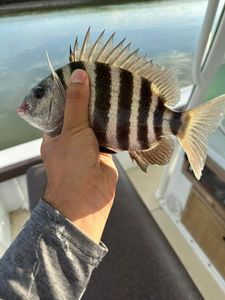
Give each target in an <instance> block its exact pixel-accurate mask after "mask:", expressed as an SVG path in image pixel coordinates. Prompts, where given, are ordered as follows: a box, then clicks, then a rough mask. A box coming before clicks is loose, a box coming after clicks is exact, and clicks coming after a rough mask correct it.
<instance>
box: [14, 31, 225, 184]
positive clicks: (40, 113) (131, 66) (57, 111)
mask: <svg viewBox="0 0 225 300" xmlns="http://www.w3.org/2000/svg"><path fill="white" fill-rule="evenodd" d="M104 34H105V31H103V32H101V34H100V35H99V36H98V37H97V39H96V40H95V41H94V42H91V35H90V27H89V28H88V30H87V32H86V35H85V37H84V41H83V43H82V46H81V48H80V47H79V43H78V38H76V39H75V43H74V47H73V49H72V47H71V46H70V50H69V63H68V64H66V65H64V66H63V67H61V68H59V69H57V70H54V68H53V65H52V63H51V61H50V59H49V57H48V54H47V59H48V62H49V67H50V70H51V74H50V75H49V76H47V77H46V78H45V79H43V80H42V81H41V82H39V83H38V84H37V85H35V86H34V87H33V88H32V89H31V90H30V91H29V93H28V94H27V95H26V96H25V98H24V100H23V101H22V103H21V104H20V106H19V107H18V114H19V115H20V116H21V117H22V118H23V119H24V120H26V121H27V122H28V123H29V124H31V125H32V126H34V127H36V128H38V129H40V130H42V131H43V132H45V133H47V134H49V135H52V136H55V135H57V134H60V132H61V130H62V127H63V119H64V108H65V101H66V89H67V87H68V85H69V83H70V76H71V74H72V72H73V71H74V70H76V69H83V70H85V71H86V72H87V74H88V76H89V80H90V92H91V93H90V94H91V96H90V99H89V123H90V127H91V128H92V129H93V130H94V132H95V135H96V138H97V140H98V143H99V146H100V150H101V149H103V150H102V151H105V152H109V153H117V152H119V151H128V152H129V155H130V157H131V159H132V160H133V161H136V163H137V165H138V166H139V167H140V168H141V170H143V171H144V172H147V168H148V166H149V165H151V164H158V165H165V164H167V163H168V162H169V161H170V159H171V156H172V154H173V151H174V141H175V139H177V140H178V141H179V143H180V144H181V146H182V148H183V150H184V152H185V153H186V155H187V157H188V160H189V162H190V165H191V168H192V170H193V172H194V174H195V176H196V178H197V179H200V178H201V175H202V170H203V168H204V164H205V160H206V155H207V144H208V138H209V136H210V135H211V134H212V133H213V132H214V131H215V130H216V128H217V127H218V126H219V124H220V123H221V122H222V120H223V118H224V117H225V95H221V96H219V97H216V98H214V99H212V100H210V101H208V102H206V103H204V104H202V105H200V106H198V107H197V108H193V109H189V110H186V111H185V110H184V111H180V110H176V109H175V108H174V107H175V106H176V105H177V104H178V102H179V100H180V89H179V84H178V79H177V76H176V72H175V71H174V69H171V68H168V69H167V68H164V67H162V66H159V65H158V64H155V63H154V62H153V61H152V60H148V59H147V58H146V55H144V56H143V55H139V54H138V49H137V50H134V51H131V50H130V46H131V44H130V43H128V44H126V43H125V39H123V40H122V41H120V42H119V43H117V44H115V43H114V41H113V40H114V36H115V33H113V34H112V35H111V36H110V37H109V38H108V39H107V40H106V41H105V42H104V39H103V36H104Z"/></svg>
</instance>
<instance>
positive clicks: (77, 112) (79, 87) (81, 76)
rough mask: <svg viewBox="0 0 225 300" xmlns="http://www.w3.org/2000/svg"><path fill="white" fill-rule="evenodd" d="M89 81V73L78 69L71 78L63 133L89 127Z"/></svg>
mask: <svg viewBox="0 0 225 300" xmlns="http://www.w3.org/2000/svg"><path fill="white" fill-rule="evenodd" d="M89 96H90V92H89V80H88V76H87V73H86V72H85V71H83V70H81V69H77V70H75V71H74V72H73V74H72V76H71V82H70V85H69V87H68V89H67V93H66V105H65V115H64V124H63V131H65V130H70V129H73V130H74V129H75V130H76V129H77V130H78V131H79V130H80V129H81V128H82V129H83V128H87V127H89V123H88V102H89Z"/></svg>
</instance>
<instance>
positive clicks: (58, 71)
mask: <svg viewBox="0 0 225 300" xmlns="http://www.w3.org/2000/svg"><path fill="white" fill-rule="evenodd" d="M55 72H56V74H57V75H58V76H59V79H60V81H61V82H62V85H63V87H64V89H65V90H66V89H67V85H66V81H65V78H64V74H63V68H61V69H58V70H56V71H55Z"/></svg>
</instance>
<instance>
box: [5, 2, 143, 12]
mask: <svg viewBox="0 0 225 300" xmlns="http://www.w3.org/2000/svg"><path fill="white" fill-rule="evenodd" d="M131 2H137V0H136V1H127V0H113V1H107V0H63V1H61V0H54V1H24V2H17V3H9V4H0V15H9V14H14V13H21V12H29V11H32V10H38V11H42V10H49V9H58V8H71V7H76V8H77V7H85V6H99V5H112V4H122V3H131ZM143 2H144V1H143Z"/></svg>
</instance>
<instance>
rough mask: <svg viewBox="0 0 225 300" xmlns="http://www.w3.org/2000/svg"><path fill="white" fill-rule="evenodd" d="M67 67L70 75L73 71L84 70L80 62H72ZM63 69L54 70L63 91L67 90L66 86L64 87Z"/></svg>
mask: <svg viewBox="0 0 225 300" xmlns="http://www.w3.org/2000/svg"><path fill="white" fill-rule="evenodd" d="M67 67H68V68H69V70H70V74H72V73H73V71H74V70H76V69H82V70H85V66H84V64H83V63H82V62H81V61H78V62H72V63H70V64H69V65H67ZM63 71H64V69H63V68H60V69H58V70H56V73H57V75H58V76H59V79H60V81H61V82H62V85H63V87H64V88H65V89H67V85H66V80H65V76H64V73H63Z"/></svg>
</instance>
